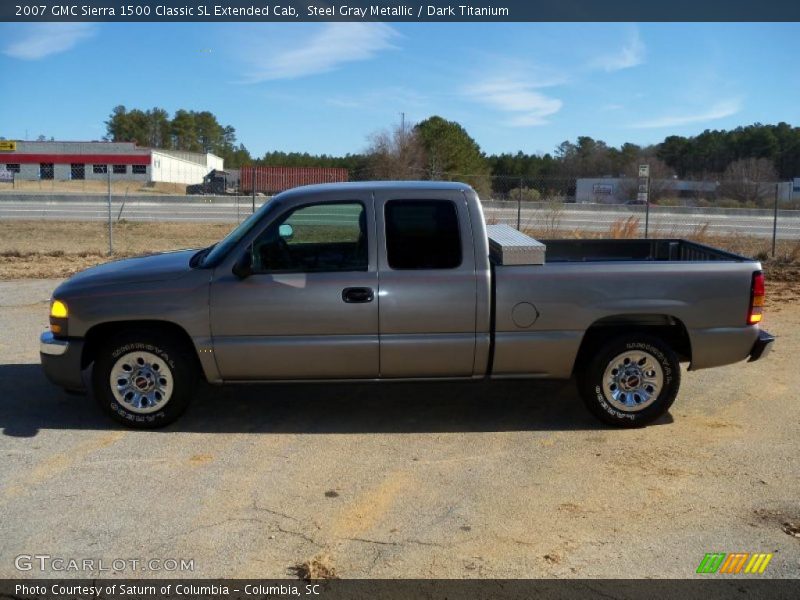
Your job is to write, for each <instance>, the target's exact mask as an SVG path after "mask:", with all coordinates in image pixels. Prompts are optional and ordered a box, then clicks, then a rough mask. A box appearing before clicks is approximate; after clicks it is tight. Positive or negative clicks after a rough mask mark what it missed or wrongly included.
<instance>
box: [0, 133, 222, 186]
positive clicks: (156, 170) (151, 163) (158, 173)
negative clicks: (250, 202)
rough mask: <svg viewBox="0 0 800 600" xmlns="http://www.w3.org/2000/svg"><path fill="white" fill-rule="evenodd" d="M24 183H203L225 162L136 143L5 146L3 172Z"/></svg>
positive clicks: (0, 147)
mask: <svg viewBox="0 0 800 600" xmlns="http://www.w3.org/2000/svg"><path fill="white" fill-rule="evenodd" d="M3 168H5V170H6V171H8V172H10V173H12V174H13V177H14V178H15V179H25V180H48V179H50V180H58V181H69V180H82V179H88V180H107V179H109V178H110V179H111V180H112V181H120V180H130V181H142V182H150V181H153V182H156V181H159V182H166V183H180V184H186V185H189V184H196V183H202V181H203V177H205V176H206V175H207V174H208V173H209V172H210V171H212V170H214V169H217V170H220V171H221V170H223V169H224V166H223V159H222V158H220V157H219V156H216V155H214V154H210V153H198V152H181V151H177V150H160V149H155V148H139V147H138V146H136V144H134V143H132V142H56V141H52V142H27V141H11V142H8V141H6V142H2V144H0V170H3Z"/></svg>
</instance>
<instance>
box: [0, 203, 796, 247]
mask: <svg viewBox="0 0 800 600" xmlns="http://www.w3.org/2000/svg"><path fill="white" fill-rule="evenodd" d="M251 210H252V206H251V203H250V199H249V198H247V199H244V200H243V201H242V202H240V203H239V204H238V206H237V204H236V203H235V202H229V203H203V202H186V201H183V202H180V201H176V202H157V203H156V202H135V203H123V202H118V201H114V202H112V207H111V214H112V218H113V219H114V220H120V219H125V220H128V221H173V222H179V221H189V222H209V223H220V222H229V223H236V222H238V221H241V220H243V219H244V218H246V217H247V216H248V215H249V214H250V212H251ZM743 212H744V211H743ZM786 212H787V211H782V214H781V216H779V218H778V227H777V237H778V239H800V211H793V212H794V214H791V215H789V216H786ZM748 213H749V214H748ZM748 213H745V214H741V215H739V214H726V213H723V212H722V211H714V210H713V209H709V210H708V211H705V212H702V213H681V212H677V211H675V210H670V209H669V208H658V209H654V210H652V211H651V214H650V228H651V231H653V232H656V233H658V234H659V235H676V236H680V235H686V234H688V233H692V232H695V231H698V230H700V229H702V228H705V230H706V232H707V233H708V234H711V235H736V234H744V235H750V236H755V237H765V238H769V237H772V230H773V216H772V213H771V211H768V210H765V211H763V212H761V213H760V214H757V215H753V214H752V211H748ZM320 214H322V213H320ZM485 214H486V218H487V220H488V221H490V222H500V223H508V224H510V225H516V222H517V209H516V207H514V206H504V207H498V206H497V205H491V204H487V205H486V206H485ZM521 216H522V218H521V223H522V228H523V229H526V228H527V229H532V230H535V231H547V232H553V233H554V234H558V232H562V233H563V232H569V231H571V230H582V231H593V232H605V231H608V230H609V228H610V227H611V226H612V225H613V224H615V223H622V222H623V221H625V220H626V219H628V218H630V217H632V216H634V217H638V218H639V228H640V230H643V228H644V213H643V211H641V209H640V207H635V208H630V207H619V209H611V210H609V209H607V208H603V209H596V210H592V209H585V208H580V209H578V208H566V207H565V208H563V209H555V210H554V209H550V208H539V207H537V208H523V210H522V215H521ZM343 217H344V215H343ZM0 219H7V220H11V219H18V220H35V219H54V220H60V221H71V220H72V221H104V220H106V219H108V206H107V204H106V203H105V202H104V201H103V200H98V201H69V202H53V201H46V200H38V199H37V200H26V201H22V202H20V201H3V200H0Z"/></svg>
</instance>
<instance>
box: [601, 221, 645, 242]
mask: <svg viewBox="0 0 800 600" xmlns="http://www.w3.org/2000/svg"><path fill="white" fill-rule="evenodd" d="M638 236H639V218H638V217H633V216H631V217H628V218H627V219H617V220H616V221H614V222H613V223H612V224H611V226H610V227H609V228H608V237H610V238H613V239H615V240H620V239H627V238H634V237H638Z"/></svg>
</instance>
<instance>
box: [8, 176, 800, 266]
mask: <svg viewBox="0 0 800 600" xmlns="http://www.w3.org/2000/svg"><path fill="white" fill-rule="evenodd" d="M82 166H83V165H71V166H70V177H71V178H70V179H69V180H58V179H39V180H37V181H25V182H22V181H20V180H16V179H15V180H13V181H0V231H1V232H2V233H3V235H2V236H0V254H2V253H6V254H8V253H13V252H15V251H18V252H26V251H29V252H35V251H41V252H47V251H53V252H60V251H62V252H66V253H80V252H88V253H106V254H109V253H111V254H119V255H129V254H132V253H138V252H146V251H153V250H167V249H173V248H179V247H198V246H202V245H207V244H210V243H213V242H214V241H216V240H218V239H219V238H221V237H222V236H224V234H225V233H226V232H227V231H228V230H230V229H231V228H232V227H233V226H235V225H236V224H237V223H239V222H241V221H243V220H244V219H245V218H246V217H247V216H249V215H250V214H252V213H253V211H254V210H257V209H258V208H259V207H260V206H261V205H262V204H263V203H264V202H268V201H269V199H270V196H267V195H265V194H263V193H258V192H256V193H248V194H246V195H245V194H241V193H237V192H238V190H237V189H236V188H235V187H234V188H230V187H228V188H225V187H223V189H222V191H224V192H225V193H217V194H186V185H184V184H152V183H148V182H147V181H133V180H129V179H126V178H125V176H124V174H122V173H115V172H114V168H115V166H114V165H101V166H105V168H106V172H105V173H101V174H100V175H103V176H105V178H104V179H103V178H101V179H94V180H89V179H81V175H83V176H84V177H85V175H86V172H85V171H84V172H83V173H81V168H80V167H82ZM98 166H99V165H87V166H85V167H84V168H85V169H95V168H97V167H98ZM76 167H77V168H76ZM130 168H131V167H130V166H128V169H130ZM95 174H96V173H95ZM125 175H131V173H127V174H125ZM447 179H450V180H466V181H469V180H470V179H472V177H471V176H470V175H455V174H454V175H450V176H448V177H447ZM483 184H484V185H483V189H480V187H481V186H477V187H478V188H479V191H480V193H481V197H482V201H483V208H484V215H485V218H486V220H487V222H489V223H506V224H509V225H511V226H513V227H516V228H518V229H521V230H523V231H526V232H527V233H529V234H530V235H532V236H533V237H536V238H539V239H548V238H549V239H553V238H577V237H596V238H623V237H645V236H648V237H680V238H690V239H694V240H697V241H701V242H706V243H709V244H715V245H720V246H723V247H726V248H729V249H731V250H734V251H739V252H742V253H745V254H748V255H752V256H764V257H766V256H784V255H785V256H793V257H794V259H797V258H800V189H797V188H796V186H794V185H793V184H792V183H788V182H761V183H750V182H718V181H712V180H706V181H677V180H663V181H662V180H653V181H650V182H649V190H648V191H649V198H650V202H649V203H646V202H643V201H641V199H640V198H641V196H639V194H640V193H641V190H640V189H639V187H638V182H637V180H635V179H625V178H608V177H561V178H526V177H517V176H498V177H491V178H488V180H484V182H483ZM217 191H219V190H217ZM56 229H58V230H59V231H60V230H63V231H64V232H65V233H64V234H63V236H62V237H63V238H64V239H63V240H62V241H58V242H56V241H55V239H56V237H58V236H54V234H53V232H54V231H55V230H56ZM70 231H72V232H73V233H74V236H73V238H74V239H71V240H67V237H69V235H70V234H69V232H70ZM23 232H24V233H23ZM23 242H24V243H23ZM37 249H38V250H37Z"/></svg>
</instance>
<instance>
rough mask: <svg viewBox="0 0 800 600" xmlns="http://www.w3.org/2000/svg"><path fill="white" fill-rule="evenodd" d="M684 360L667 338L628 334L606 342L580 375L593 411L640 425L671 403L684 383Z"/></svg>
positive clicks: (609, 419) (580, 386) (621, 424)
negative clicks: (681, 367)
mask: <svg viewBox="0 0 800 600" xmlns="http://www.w3.org/2000/svg"><path fill="white" fill-rule="evenodd" d="M680 379H681V371H680V363H679V362H678V357H677V356H676V355H675V352H673V351H672V349H671V348H670V347H669V346H668V345H667V344H666V343H664V342H663V341H662V340H660V339H658V338H656V337H653V336H649V335H645V334H629V335H625V336H621V337H618V338H615V339H613V340H611V341H609V342H608V343H606V344H604V345H603V346H601V347H600V348H599V349H598V350H597V351H596V352H595V353H594V355H593V356H592V357H591V358H590V360H589V362H588V363H587V364H586V366H585V368H583V369H582V370H581V372H580V374H579V377H578V389H579V391H580V394H581V397H582V398H583V401H584V403H585V404H586V406H587V407H588V408H589V410H590V411H591V412H592V414H594V415H595V416H596V417H598V418H599V419H600V420H601V421H603V422H605V423H610V424H612V425H617V426H619V427H639V426H641V425H646V424H647V423H651V422H652V421H654V420H656V419H657V418H658V417H660V416H661V415H663V414H664V413H666V412H667V410H669V407H670V406H672V403H673V402H674V401H675V397H676V396H677V394H678V388H679V387H680Z"/></svg>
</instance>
